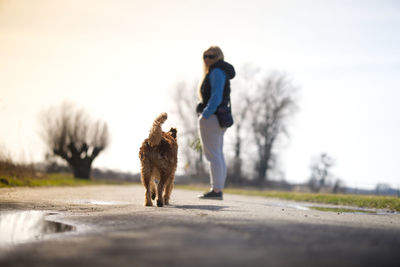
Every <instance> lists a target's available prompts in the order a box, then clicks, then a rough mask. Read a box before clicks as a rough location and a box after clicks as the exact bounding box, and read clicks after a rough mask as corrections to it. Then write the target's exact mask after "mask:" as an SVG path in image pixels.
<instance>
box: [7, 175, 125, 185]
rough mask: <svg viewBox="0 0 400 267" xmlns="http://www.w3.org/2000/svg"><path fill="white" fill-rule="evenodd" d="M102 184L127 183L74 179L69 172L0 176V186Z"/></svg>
mask: <svg viewBox="0 0 400 267" xmlns="http://www.w3.org/2000/svg"><path fill="white" fill-rule="evenodd" d="M104 184H129V183H127V182H120V181H113V180H93V179H90V180H86V179H76V178H74V177H73V176H72V175H71V174H59V173H57V174H48V175H46V176H44V177H35V178H29V177H22V178H21V177H9V176H0V188H1V187H17V186H29V187H37V186H85V185H104Z"/></svg>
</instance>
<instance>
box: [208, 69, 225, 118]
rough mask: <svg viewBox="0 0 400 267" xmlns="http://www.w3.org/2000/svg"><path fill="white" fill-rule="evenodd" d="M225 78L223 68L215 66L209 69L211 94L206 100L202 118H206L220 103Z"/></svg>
mask: <svg viewBox="0 0 400 267" xmlns="http://www.w3.org/2000/svg"><path fill="white" fill-rule="evenodd" d="M225 80H226V74H225V72H224V71H223V70H221V69H218V68H215V69H213V70H212V71H211V73H210V83H211V96H210V99H209V100H208V103H207V106H206V107H205V108H204V110H203V113H202V116H203V118H205V119H208V118H209V117H210V116H211V115H212V114H214V113H215V111H216V110H217V107H218V106H219V105H220V104H221V102H222V97H223V94H224V87H225Z"/></svg>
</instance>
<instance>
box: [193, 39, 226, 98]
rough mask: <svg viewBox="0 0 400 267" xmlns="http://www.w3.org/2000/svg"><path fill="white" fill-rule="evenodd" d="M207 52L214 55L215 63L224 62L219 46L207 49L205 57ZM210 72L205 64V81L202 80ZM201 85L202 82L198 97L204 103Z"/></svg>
mask: <svg viewBox="0 0 400 267" xmlns="http://www.w3.org/2000/svg"><path fill="white" fill-rule="evenodd" d="M207 52H212V54H213V55H215V56H216V57H215V62H217V61H219V60H224V53H223V52H222V50H221V48H220V47H219V46H216V45H213V46H210V47H209V48H207V49H206V50H205V51H204V52H203V55H204V54H205V53H207ZM203 63H204V62H203ZM208 71H209V67H208V66H207V65H206V64H205V63H204V65H203V79H202V80H204V78H205V77H206V75H207V73H208ZM201 85H202V82H201V81H200V84H199V89H198V91H197V95H198V97H199V101H200V102H203V99H202V97H201Z"/></svg>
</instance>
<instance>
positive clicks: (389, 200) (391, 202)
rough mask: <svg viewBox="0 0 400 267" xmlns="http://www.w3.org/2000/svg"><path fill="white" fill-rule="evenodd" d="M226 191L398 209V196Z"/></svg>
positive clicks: (228, 191) (295, 199) (399, 208)
mask: <svg viewBox="0 0 400 267" xmlns="http://www.w3.org/2000/svg"><path fill="white" fill-rule="evenodd" d="M225 192H226V193H231V194H241V195H253V196H262V197H271V198H279V199H287V200H294V201H304V202H312V203H324V204H333V205H341V206H356V207H363V208H374V209H387V210H392V211H400V198H398V197H388V196H369V195H351V194H322V193H321V194H316V193H302V192H280V191H266V190H263V191H257V190H241V189H227V190H225Z"/></svg>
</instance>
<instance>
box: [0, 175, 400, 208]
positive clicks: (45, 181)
mask: <svg viewBox="0 0 400 267" xmlns="http://www.w3.org/2000/svg"><path fill="white" fill-rule="evenodd" d="M100 184H133V183H123V182H120V181H110V180H83V179H74V178H73V176H72V175H69V174H49V175H46V176H45V177H41V178H40V177H38V178H13V177H7V176H4V175H0V188H1V187H18V186H30V187H35V186H85V185H100ZM136 184H137V183H136ZM176 188H180V189H185V190H197V191H206V190H207V189H208V188H207V187H206V186H204V187H203V186H186V185H185V186H183V185H176ZM224 192H225V193H228V194H238V195H247V196H260V197H268V198H278V199H287V200H294V201H304V202H312V203H324V204H332V205H342V206H355V207H364V208H374V209H384V210H390V211H400V198H399V197H384V196H367V195H350V194H348V195H347V194H315V193H301V192H282V191H271V190H244V189H230V188H228V189H225V191H224Z"/></svg>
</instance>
